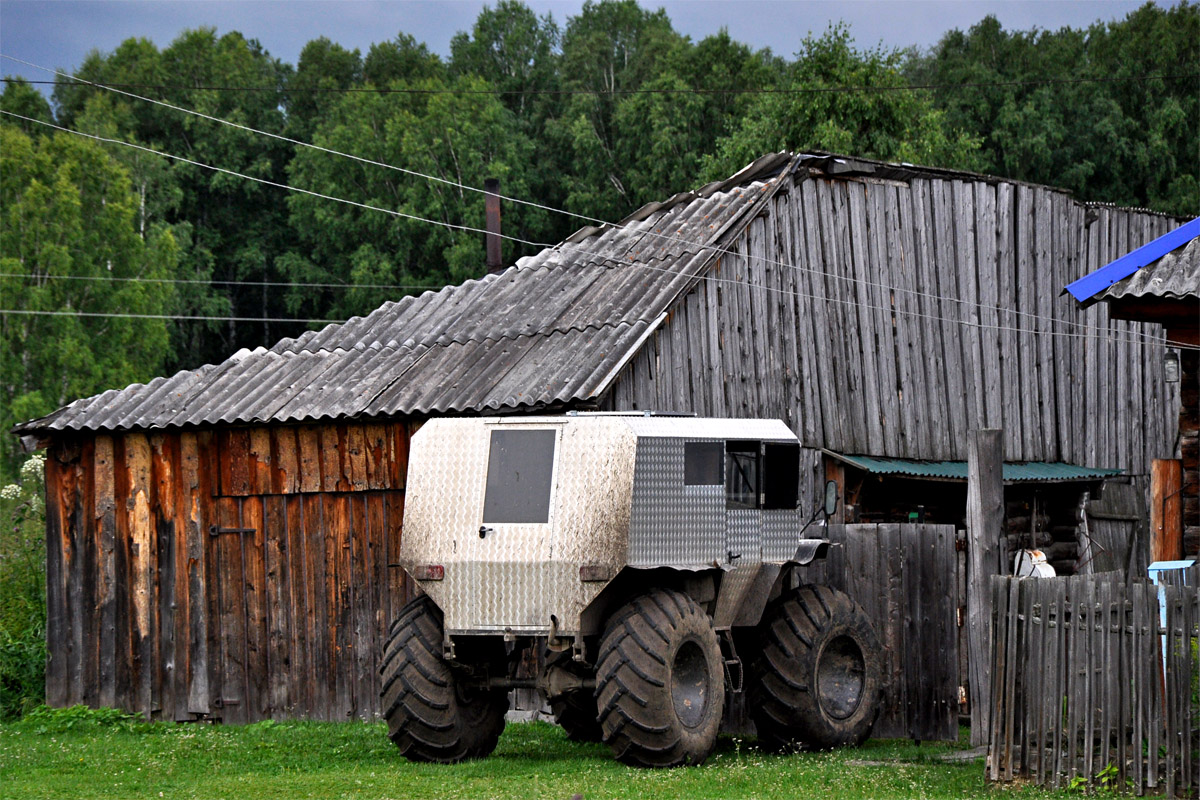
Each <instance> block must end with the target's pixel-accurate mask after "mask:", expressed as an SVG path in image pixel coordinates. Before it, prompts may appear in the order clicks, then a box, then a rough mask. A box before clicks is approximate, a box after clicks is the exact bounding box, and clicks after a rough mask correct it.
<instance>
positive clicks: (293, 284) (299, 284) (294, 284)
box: [0, 272, 442, 291]
mask: <svg viewBox="0 0 1200 800" xmlns="http://www.w3.org/2000/svg"><path fill="white" fill-rule="evenodd" d="M0 278H27V279H37V280H42V279H51V280H62V281H126V282H130V283H183V284H198V285H201V286H208V285H211V284H219V285H221V286H257V287H264V288H265V287H268V286H275V287H285V288H290V289H403V290H406V291H407V290H409V289H434V290H436V289H441V288H442V287H441V286H429V285H427V284H416V283H413V284H404V283H306V282H304V281H225V280H216V279H213V280H203V279H201V278H142V277H133V276H115V275H34V274H32V273H24V272H0Z"/></svg>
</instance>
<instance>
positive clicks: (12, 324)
mask: <svg viewBox="0 0 1200 800" xmlns="http://www.w3.org/2000/svg"><path fill="white" fill-rule="evenodd" d="M0 164H2V168H0V220H2V221H3V225H0V273H3V275H4V277H0V307H2V308H4V309H5V310H6V312H8V313H4V314H0V396H3V397H4V398H5V403H4V405H3V407H2V408H0V427H2V428H3V429H4V430H8V429H9V428H10V427H11V426H12V425H14V424H15V423H17V422H20V421H23V420H26V419H30V418H33V417H38V416H41V415H43V414H47V413H49V412H50V411H53V410H54V409H55V408H57V407H59V406H62V405H65V404H66V403H68V402H70V401H72V400H74V399H76V398H78V397H87V396H89V395H92V394H95V393H97V392H99V391H102V390H104V389H110V388H122V387H124V386H126V385H127V384H129V383H132V382H134V381H145V380H149V379H150V378H152V377H153V376H154V375H156V374H158V372H159V371H160V369H161V368H162V365H163V361H164V357H165V355H166V352H167V347H168V340H167V325H166V322H165V320H162V319H143V318H125V317H109V316H97V317H88V316H72V315H71V314H70V312H79V313H81V314H85V313H91V314H99V315H105V314H111V313H128V314H149V315H154V314H167V313H170V309H171V305H172V301H173V296H172V294H173V290H172V287H171V284H169V283H161V282H153V279H161V278H169V277H171V276H172V275H173V274H174V270H175V267H176V264H177V262H178V256H179V246H178V243H177V241H176V240H175V237H174V235H173V233H172V231H171V230H170V228H168V227H167V226H165V225H161V224H160V225H156V226H154V227H152V229H151V230H149V231H148V232H147V235H146V237H145V238H142V236H140V235H139V234H138V231H137V227H136V221H137V209H138V195H137V194H136V193H135V192H134V191H133V188H132V186H131V184H130V180H129V174H128V172H127V171H126V170H125V168H124V167H122V166H121V165H120V164H119V163H118V162H117V161H116V160H114V159H113V158H112V157H110V156H109V155H108V154H107V153H106V152H105V151H104V149H103V147H102V146H101V145H99V144H96V143H93V142H90V141H86V140H84V139H81V138H79V137H77V136H73V135H71V134H67V133H56V134H54V135H51V136H42V137H38V138H36V139H35V138H31V137H29V136H28V135H26V134H25V133H23V132H22V131H20V130H19V129H18V128H17V127H15V126H12V125H7V124H4V125H0ZM65 276H72V277H75V278H82V280H66V279H64V277H65ZM138 278H148V279H152V280H151V282H142V281H139V280H134V279H138ZM36 311H49V312H68V313H66V314H65V315H56V316H50V315H45V316H43V315H36V314H31V313H22V312H36ZM15 446H16V441H15V439H14V438H13V437H11V436H6V437H0V462H2V469H3V471H4V473H5V474H12V470H13V469H14V468H15V461H16V452H15Z"/></svg>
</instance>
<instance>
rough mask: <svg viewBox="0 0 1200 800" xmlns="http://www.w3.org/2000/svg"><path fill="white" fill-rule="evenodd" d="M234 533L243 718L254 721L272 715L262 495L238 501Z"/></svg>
mask: <svg viewBox="0 0 1200 800" xmlns="http://www.w3.org/2000/svg"><path fill="white" fill-rule="evenodd" d="M238 505H239V508H238V527H240V528H242V529H243V530H244V531H245V532H244V533H241V534H237V537H238V539H239V540H240V544H241V557H242V587H243V598H244V602H245V605H244V606H243V610H244V613H245V620H246V623H245V634H244V635H245V641H246V700H245V702H244V703H243V705H244V707H245V709H246V720H247V721H248V722H253V721H255V720H259V719H267V718H270V716H271V708H270V695H269V688H268V676H269V674H270V669H271V664H270V649H269V645H268V640H267V627H268V623H267V613H268V611H267V608H268V604H267V597H266V574H265V573H266V569H265V564H264V552H265V546H266V543H265V537H264V533H265V532H264V530H263V527H264V520H263V501H262V498H261V497H247V498H245V499H244V500H240V501H239V503H238Z"/></svg>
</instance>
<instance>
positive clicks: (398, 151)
mask: <svg viewBox="0 0 1200 800" xmlns="http://www.w3.org/2000/svg"><path fill="white" fill-rule="evenodd" d="M388 88H390V89H394V90H407V89H415V90H417V91H415V92H409V91H392V92H388V93H370V92H368V93H355V94H348V95H346V96H344V97H343V98H342V100H341V102H340V103H339V104H338V105H337V106H336V107H335V108H333V109H331V111H330V113H329V114H328V115H327V116H326V117H325V118H324V119H322V121H321V123H320V125H319V126H318V127H317V130H316V132H315V134H314V136H315V140H316V142H317V143H318V144H320V145H322V146H324V147H328V148H331V149H334V150H338V151H340V152H345V153H354V154H356V155H360V156H362V157H364V158H367V159H371V160H373V161H378V162H382V163H385V164H398V165H404V167H405V168H406V169H409V170H414V171H418V172H421V173H424V174H426V175H432V176H436V177H438V178H441V179H443V180H444V181H447V182H448V183H441V182H437V181H431V180H427V179H424V178H420V177H416V176H412V175H407V174H404V173H401V172H398V171H394V170H388V169H387V168H385V167H380V166H376V165H372V164H363V163H358V162H354V161H349V160H345V159H340V158H336V157H334V156H330V155H329V154H326V153H321V152H316V151H311V150H302V151H301V152H298V153H297V154H296V157H295V158H294V159H293V161H292V163H291V165H290V167H289V173H290V178H291V181H292V184H293V185H295V186H299V187H303V188H305V189H309V190H312V191H316V192H321V193H323V194H328V195H332V196H337V197H347V198H353V199H354V200H355V201H356V202H359V203H364V204H367V205H371V206H375V207H378V208H383V209H388V210H394V211H398V212H401V213H404V214H409V215H414V216H419V217H422V218H425V219H432V220H436V221H437V222H440V223H444V224H445V225H468V226H471V227H474V228H483V227H484V224H485V221H484V197H483V195H482V194H480V193H477V192H471V191H467V190H465V189H462V188H459V186H458V185H457V184H465V185H467V186H475V187H478V186H482V184H483V181H484V179H485V178H488V177H496V178H499V179H500V180H501V185H502V190H503V191H504V192H505V193H508V194H513V195H515V196H518V197H527V196H529V186H528V183H527V181H526V178H525V172H524V170H525V169H526V166H527V165H528V164H529V163H530V162H531V161H532V160H533V147H532V144H531V142H530V141H529V139H528V138H527V137H526V136H525V135H524V134H523V133H522V132H521V130H520V128H519V126H518V125H517V122H516V120H515V119H514V118H513V115H512V113H511V112H510V111H509V110H508V109H506V108H505V107H504V105H503V104H501V103H500V101H499V100H498V99H496V97H495V96H494V95H493V94H492V93H491V92H490V91H489V89H490V88H491V87H490V86H489V85H488V84H487V83H485V82H484V81H483V80H481V79H479V78H476V77H462V78H459V79H456V80H452V81H449V82H446V81H442V80H438V79H424V80H420V81H416V82H412V83H409V82H404V81H393V82H392V83H391V84H389V86H388ZM447 90H455V91H447ZM288 205H289V208H290V209H291V224H292V227H293V229H294V230H295V231H296V235H297V237H298V238H299V240H300V241H301V242H302V243H303V245H304V252H305V253H306V255H300V254H299V253H290V254H287V255H286V256H284V257H283V258H282V259H281V263H280V264H279V265H278V266H279V270H280V271H281V272H282V273H285V274H288V275H291V276H294V277H296V278H297V279H299V280H304V281H308V282H317V283H326V282H329V283H346V284H363V283H385V284H397V283H398V284H405V285H410V284H418V285H425V286H430V287H431V288H441V287H442V286H443V285H445V284H447V283H458V282H461V281H463V280H466V279H468V278H475V277H479V276H480V275H481V274H483V271H484V251H483V240H482V236H481V235H479V234H476V233H470V232H461V231H455V230H451V229H449V228H446V227H438V226H435V225H431V224H429V223H425V222H419V221H415V220H411V219H405V218H401V217H397V216H393V215H389V214H386V213H383V212H380V211H372V210H367V209H362V208H356V207H352V206H348V205H341V204H334V203H330V202H329V201H327V200H323V199H320V198H315V197H311V196H307V195H302V194H296V195H293V196H292V197H290V198H289V201H288ZM544 224H545V217H544V212H541V211H538V210H536V209H530V208H528V207H524V206H516V207H510V208H506V209H505V217H504V228H505V232H506V233H508V234H510V235H514V236H518V237H521V238H529V237H530V236H531V235H533V234H532V233H531V232H532V231H536V230H538V229H540V228H541V227H542V226H544ZM505 244H506V249H507V251H508V252H509V254H510V260H511V256H514V255H515V253H514V252H513V251H514V248H513V247H512V246H511V245H509V244H508V243H507V242H506V243H505ZM388 296H389V295H388V294H385V293H383V292H380V291H378V290H371V289H366V290H361V291H354V292H344V293H343V292H336V293H335V292H327V293H325V294H320V293H314V292H310V291H306V290H305V291H301V290H296V291H292V292H289V293H288V295H287V298H286V300H287V304H288V310H289V312H290V313H293V314H307V315H310V316H316V314H317V313H318V311H319V310H322V309H324V310H327V313H328V314H329V315H330V316H332V317H333V318H338V317H345V316H349V315H352V314H362V313H366V312H368V311H370V310H372V309H374V308H375V307H376V306H378V305H379V303H380V302H381V301H382V300H383V299H386V298H387V297H388ZM391 296H393V297H394V296H395V294H394V293H393V294H392V295H391Z"/></svg>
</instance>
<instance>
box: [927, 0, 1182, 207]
mask: <svg viewBox="0 0 1200 800" xmlns="http://www.w3.org/2000/svg"><path fill="white" fill-rule="evenodd" d="M1197 63H1200V6H1198V5H1197V4H1195V3H1189V2H1181V3H1179V4H1178V5H1176V6H1174V7H1171V8H1163V7H1161V6H1156V5H1153V4H1150V3H1147V4H1146V5H1145V6H1143V7H1141V8H1140V9H1138V10H1136V11H1134V12H1133V13H1131V14H1130V15H1129V16H1128V17H1126V18H1125V19H1124V20H1121V21H1118V22H1113V23H1097V24H1095V25H1093V26H1091V27H1090V28H1089V29H1087V30H1079V29H1072V28H1063V29H1062V30H1059V31H1054V32H1049V31H1037V30H1034V31H1011V32H1010V31H1005V30H1004V29H1003V28H1002V27H1001V26H1000V23H999V22H998V21H997V20H996V19H995V17H991V16H989V17H986V18H984V19H983V20H982V21H981V22H979V23H978V24H977V25H974V26H973V27H971V28H970V29H969V30H968V31H967V32H965V33H964V32H962V31H959V30H954V31H950V32H949V33H947V34H946V35H945V36H943V37H942V40H941V41H940V42H939V43H938V44H937V46H936V47H934V49H933V51H932V52H931V53H929V54H928V55H924V56H922V55H918V56H915V57H913V58H911V59H910V60H909V62H908V64H907V65H906V71H907V73H908V75H909V77H910V79H912V80H914V81H917V82H921V83H932V84H939V85H946V86H951V87H952V86H957V85H963V84H967V85H974V84H992V85H984V86H971V87H970V88H963V89H959V90H956V89H952V88H947V89H943V90H939V91H938V92H937V94H936V95H935V102H936V105H937V107H938V108H939V109H940V110H942V111H943V112H944V113H945V114H946V116H947V119H948V120H949V122H950V124H951V125H953V126H958V127H961V128H964V129H967V130H972V131H976V132H977V133H978V135H979V136H980V139H981V141H982V150H981V152H980V156H981V160H982V168H983V169H986V170H988V171H990V172H995V173H998V174H1001V175H1005V176H1006V177H1011V178H1016V179H1019V180H1027V181H1031V182H1034V183H1045V184H1050V185H1054V186H1061V187H1064V188H1067V189H1070V190H1072V191H1073V192H1075V193H1076V194H1077V195H1078V196H1079V197H1080V198H1081V199H1085V200H1097V201H1105V202H1117V203H1122V204H1125V205H1133V206H1146V207H1149V208H1154V209H1158V210H1162V211H1173V212H1175V213H1180V214H1190V213H1195V210H1196V209H1197V208H1200V184H1198V182H1197V181H1198V177H1197V176H1198V175H1200V79H1197V77H1196V64H1197ZM1147 76H1169V77H1154V78H1149V79H1147Z"/></svg>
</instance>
